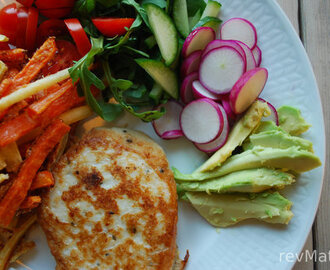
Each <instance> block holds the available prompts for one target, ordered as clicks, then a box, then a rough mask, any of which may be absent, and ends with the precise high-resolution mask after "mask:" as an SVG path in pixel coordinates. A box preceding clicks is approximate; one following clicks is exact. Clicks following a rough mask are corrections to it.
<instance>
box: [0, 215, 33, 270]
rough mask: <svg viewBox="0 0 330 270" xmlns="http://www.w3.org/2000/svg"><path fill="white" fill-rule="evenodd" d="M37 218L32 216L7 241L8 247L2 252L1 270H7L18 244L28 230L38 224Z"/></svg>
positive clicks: (0, 259) (0, 253)
mask: <svg viewBox="0 0 330 270" xmlns="http://www.w3.org/2000/svg"><path fill="white" fill-rule="evenodd" d="M36 220H37V216H36V215H33V216H30V217H29V218H28V219H27V220H26V221H25V222H24V223H23V224H22V225H21V226H20V227H19V228H18V229H17V230H16V231H15V232H14V234H13V236H12V237H11V238H10V239H9V240H8V241H7V243H6V245H5V246H4V247H3V248H2V249H1V251H0V270H5V269H6V267H7V265H8V261H9V259H10V256H11V254H12V253H13V251H14V249H15V248H16V245H17V243H18V242H19V241H20V240H21V239H22V237H23V236H24V234H25V233H26V232H27V230H28V229H29V228H30V227H31V226H32V224H33V223H34V222H36Z"/></svg>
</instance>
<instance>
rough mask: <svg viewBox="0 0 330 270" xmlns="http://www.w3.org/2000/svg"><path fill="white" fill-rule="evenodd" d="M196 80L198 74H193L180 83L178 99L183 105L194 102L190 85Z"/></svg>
mask: <svg viewBox="0 0 330 270" xmlns="http://www.w3.org/2000/svg"><path fill="white" fill-rule="evenodd" d="M196 80H198V72H193V73H191V74H189V75H188V76H187V77H186V78H185V79H184V80H183V82H182V84H181V88H180V97H181V100H182V102H183V103H184V104H188V103H189V102H191V101H193V100H194V95H193V89H192V83H193V81H196Z"/></svg>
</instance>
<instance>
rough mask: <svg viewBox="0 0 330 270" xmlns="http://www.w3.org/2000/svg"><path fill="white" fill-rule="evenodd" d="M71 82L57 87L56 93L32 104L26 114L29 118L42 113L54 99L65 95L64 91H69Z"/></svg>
mask: <svg viewBox="0 0 330 270" xmlns="http://www.w3.org/2000/svg"><path fill="white" fill-rule="evenodd" d="M72 87H73V85H72V80H68V81H66V82H65V83H64V84H63V85H58V87H57V91H54V92H53V93H51V94H49V95H47V96H45V97H44V98H42V99H41V100H38V101H36V102H34V103H32V104H31V105H30V106H29V107H28V108H27V112H28V114H29V115H30V116H31V117H35V116H37V115H39V114H41V113H42V112H44V111H45V110H46V109H47V107H49V106H50V104H51V103H52V102H54V101H55V100H56V99H58V98H60V97H61V96H62V95H63V94H65V92H66V91H69V90H70V88H72Z"/></svg>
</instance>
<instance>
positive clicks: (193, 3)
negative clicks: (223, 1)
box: [187, 0, 206, 17]
mask: <svg viewBox="0 0 330 270" xmlns="http://www.w3.org/2000/svg"><path fill="white" fill-rule="evenodd" d="M205 7H206V3H205V2H204V0H187V9H188V16H189V17H191V16H194V15H195V14H196V12H197V11H198V10H199V9H200V10H201V14H202V13H203V10H204V9H205Z"/></svg>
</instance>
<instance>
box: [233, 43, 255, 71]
mask: <svg viewBox="0 0 330 270" xmlns="http://www.w3.org/2000/svg"><path fill="white" fill-rule="evenodd" d="M237 43H238V44H239V45H240V46H241V47H242V49H243V50H244V52H245V60H246V71H249V70H251V69H254V68H256V67H257V64H256V60H255V59H254V56H253V53H252V51H251V50H250V48H249V47H248V46H247V45H246V44H245V43H243V42H241V41H237Z"/></svg>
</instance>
